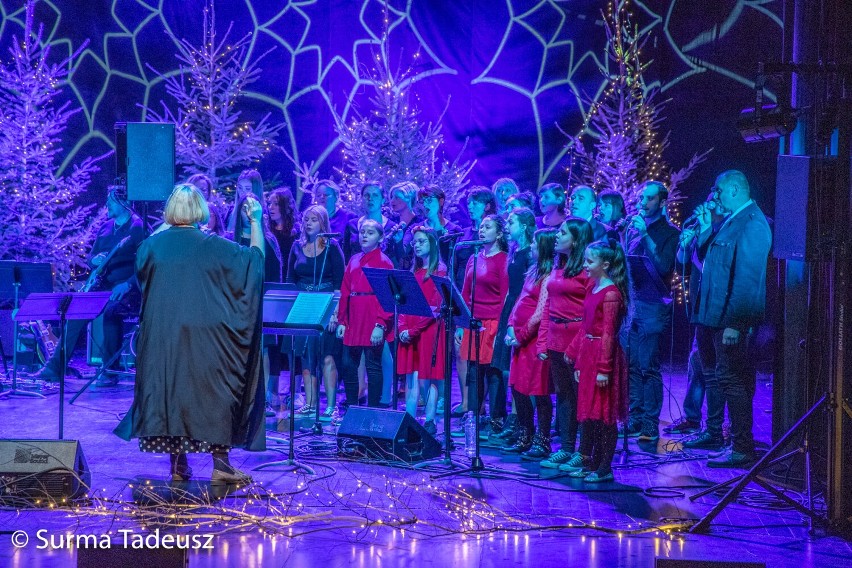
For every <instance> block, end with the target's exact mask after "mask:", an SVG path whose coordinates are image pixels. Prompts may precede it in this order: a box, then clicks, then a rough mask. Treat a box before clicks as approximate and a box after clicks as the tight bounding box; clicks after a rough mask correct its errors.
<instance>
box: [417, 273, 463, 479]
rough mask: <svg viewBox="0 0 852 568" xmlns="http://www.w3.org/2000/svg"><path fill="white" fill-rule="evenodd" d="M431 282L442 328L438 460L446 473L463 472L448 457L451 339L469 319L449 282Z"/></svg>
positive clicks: (450, 442)
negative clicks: (441, 434)
mask: <svg viewBox="0 0 852 568" xmlns="http://www.w3.org/2000/svg"><path fill="white" fill-rule="evenodd" d="M431 278H432V281H433V282H434V283H435V287H436V288H437V289H438V293H439V294H441V321H442V322H443V325H444V457H443V458H440V462H441V465H444V466H446V467H449V468H450V469H455V468H463V467H464V465H462V464H460V463H458V462H454V461H453V457H452V454H451V452H452V450H453V439H452V437H451V436H450V431H451V427H450V422H451V418H452V410H451V409H450V407H451V406H452V405H451V404H450V402H451V400H450V399H451V397H452V387H451V382H452V379H453V336H454V335H455V333H454V332H455V329H456V327H469V326H470V320H471V318H472V317H473V316H472V315H471V313H470V310H469V309H468V307H467V304H465V302H464V299H463V298H462V296H461V293H460V292H459V289H458V288H457V287H456V285H455V283H454V282H453V281H452V280H451V278H449V277H447V278H445V277H443V276H435V275H432V277H431ZM436 461H439V460H427V461H424V462H421V463H419V464H417V465H415V466H414V468H415V469H417V468H421V467H427V466H430V465H432V464H433V463H434V462H436Z"/></svg>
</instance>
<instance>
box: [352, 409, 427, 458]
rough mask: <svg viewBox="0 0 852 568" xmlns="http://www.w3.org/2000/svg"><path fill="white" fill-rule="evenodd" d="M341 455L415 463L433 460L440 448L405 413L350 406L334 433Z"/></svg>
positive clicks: (415, 421) (417, 423)
mask: <svg viewBox="0 0 852 568" xmlns="http://www.w3.org/2000/svg"><path fill="white" fill-rule="evenodd" d="M337 447H338V450H339V451H340V452H341V453H344V454H356V455H359V456H364V457H368V458H371V459H381V460H388V461H405V462H416V461H421V460H429V459H432V458H436V457H438V456H439V455H440V454H441V445H440V444H438V441H437V440H435V438H433V437H432V436H431V435H430V434H429V433H428V432H426V430H425V429H424V428H423V426H421V425H420V423H419V422H417V420H415V419H414V418H413V417H412V416H411V415H410V414H408V413H407V412H399V411H396V410H384V409H379V408H364V407H361V406H351V407H349V410H347V411H346V415H345V416H344V417H343V422H342V423H341V424H340V429H339V430H338V431H337Z"/></svg>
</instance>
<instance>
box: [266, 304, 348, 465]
mask: <svg viewBox="0 0 852 568" xmlns="http://www.w3.org/2000/svg"><path fill="white" fill-rule="evenodd" d="M339 300H340V296H339V295H338V294H336V293H327V292H299V291H296V290H287V289H276V288H272V289H269V290H268V291H267V292H266V294H264V296H263V333H268V334H271V335H285V336H290V337H316V336H319V335H321V334H322V333H323V331H324V330H325V329H326V327H327V326H328V322H329V321H330V320H331V315H332V314H333V313H334V310H335V309H336V307H337V302H338V301H339ZM295 360H296V344H295V341H292V342H291V343H290V361H291V364H290V439H289V441H288V443H289V447H288V452H287V459H286V460H279V461H274V462H269V463H265V464H261V465H259V466H257V467H255V468H254V469H253V470H252V471H257V470H260V469H266V468H268V467H278V466H282V465H284V466H287V467H288V468H290V471H300V470H301V471H304V472H305V473H307V474H308V475H315V473H316V472H315V471H314V470H313V469H312V468H310V467H308V466H307V465H304V464H302V463H299V462H297V461H296V452H295V449H294V447H293V444H294V440H295V437H296V408H295V405H296V403H295V401H296V393H295V390H296V374H295V372H296V370H295V363H294V362H295ZM317 391H319V388H317ZM317 399H319V392H317Z"/></svg>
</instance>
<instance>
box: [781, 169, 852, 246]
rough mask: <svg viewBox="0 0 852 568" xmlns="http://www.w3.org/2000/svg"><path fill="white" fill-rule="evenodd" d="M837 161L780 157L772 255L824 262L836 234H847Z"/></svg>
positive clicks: (847, 197)
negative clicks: (838, 185)
mask: <svg viewBox="0 0 852 568" xmlns="http://www.w3.org/2000/svg"><path fill="white" fill-rule="evenodd" d="M836 176H837V159H836V158H832V157H819V158H814V157H810V156H783V155H782V156H778V170H777V177H776V183H775V220H774V221H775V222H774V231H773V235H772V237H773V253H774V255H775V258H780V259H785V260H818V259H822V258H825V256H826V252H827V251H828V249H829V247H831V246H833V244H834V243H835V242H836V240H837V238H836V237H837V233H838V231H841V230H847V228H846V227H844V223H842V222H841V219H840V218H839V215H840V213H841V208H838V207H837V206H836V203H837V200H838V199H849V196H848V189H847V190H846V193H847V195H844V194H843V193H841V194H840V195H838V191H839V190H838V188H837V178H836Z"/></svg>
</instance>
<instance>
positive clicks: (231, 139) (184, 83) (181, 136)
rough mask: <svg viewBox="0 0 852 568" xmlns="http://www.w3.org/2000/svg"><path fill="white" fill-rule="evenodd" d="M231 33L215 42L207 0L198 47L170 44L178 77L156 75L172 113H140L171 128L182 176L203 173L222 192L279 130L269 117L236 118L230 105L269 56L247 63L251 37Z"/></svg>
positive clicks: (268, 146) (166, 109) (210, 4)
mask: <svg viewBox="0 0 852 568" xmlns="http://www.w3.org/2000/svg"><path fill="white" fill-rule="evenodd" d="M231 29H232V26H231V27H228V31H227V32H226V33H225V34H224V36H222V38H221V40H220V39H219V38H217V34H216V15H215V12H214V7H213V2H212V0H211V1H209V2H208V4H207V6H206V7H205V8H204V17H203V23H202V30H203V37H202V43H201V45H200V46H195V45H193V44H192V43H190V42H189V41H187V40H185V39H183V40H177V39H175V43H176V44H177V46H178V54H177V58H178V60H179V61H180V62H181V73H180V74H178V75H170V76H165V75H162V74H160V76H161V77H163V79H164V80H165V85H166V92H167V93H168V94H169V95H170V96H171V97H173V98H174V100H175V101H176V102H177V110H175V111H173V110H172V109H171V108H169V106H168V105H167V104H166V103H165V102H162V101H161V104H162V107H163V112H162V113H158V112H155V111H154V110H152V109H150V108H145V110H146V113H147V119H148V120H150V121H154V122H173V123H174V124H175V125H176V128H175V158H176V161H177V163H178V165H180V166H182V167H183V173H184V175H185V176H187V177H188V176H189V175H191V174H196V173H201V174H205V175H207V176H208V177H209V178H210V179H211V180H212V181H213V185H214V187H222V186H223V185H225V184H226V183H227V182H228V181H230V178H231V177H233V175H234V174H236V173H239V170H241V169H243V168H245V167H247V166H250V165H251V164H253V163H256V162H258V161H259V160H260V158H261V157H262V156H263V155H264V154H265V153H267V152H268V151H269V150H270V149H271V148H272V146H273V144H274V141H275V138H276V136H277V134H278V131H279V130H280V129H281V128H282V127H283V124H276V125H273V124H270V123H269V116H270V115H269V113H267V114H266V115H265V116H263V118H261V119H260V121H259V122H257V123H252V122H250V121H246V120H242V119H241V112H240V111H239V110H237V108H236V105H237V103H238V102H239V100H240V98H241V97H242V96H243V95H244V94H245V89H246V87H247V86H248V85H250V84H252V83H253V82H255V81H256V80H257V78H258V76H259V75H260V73H261V69H260V68H259V67H258V63H259V62H260V60H261V59H263V57H264V56H265V55H266V54H268V53H269V51H267V52H265V53H263V54H261V55H260V56H259V57H255V58H253V59H252V60H247V57H246V54H247V52H248V49H249V46H250V40H251V36H250V35H248V34H247V35H246V36H244V37H243V38H242V39H240V40H238V41H236V42H233V43H231V42H229V38H228V36H229V35H230V33H231ZM155 72H156V71H155ZM223 178H224V179H223ZM214 201H215V198H214Z"/></svg>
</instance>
